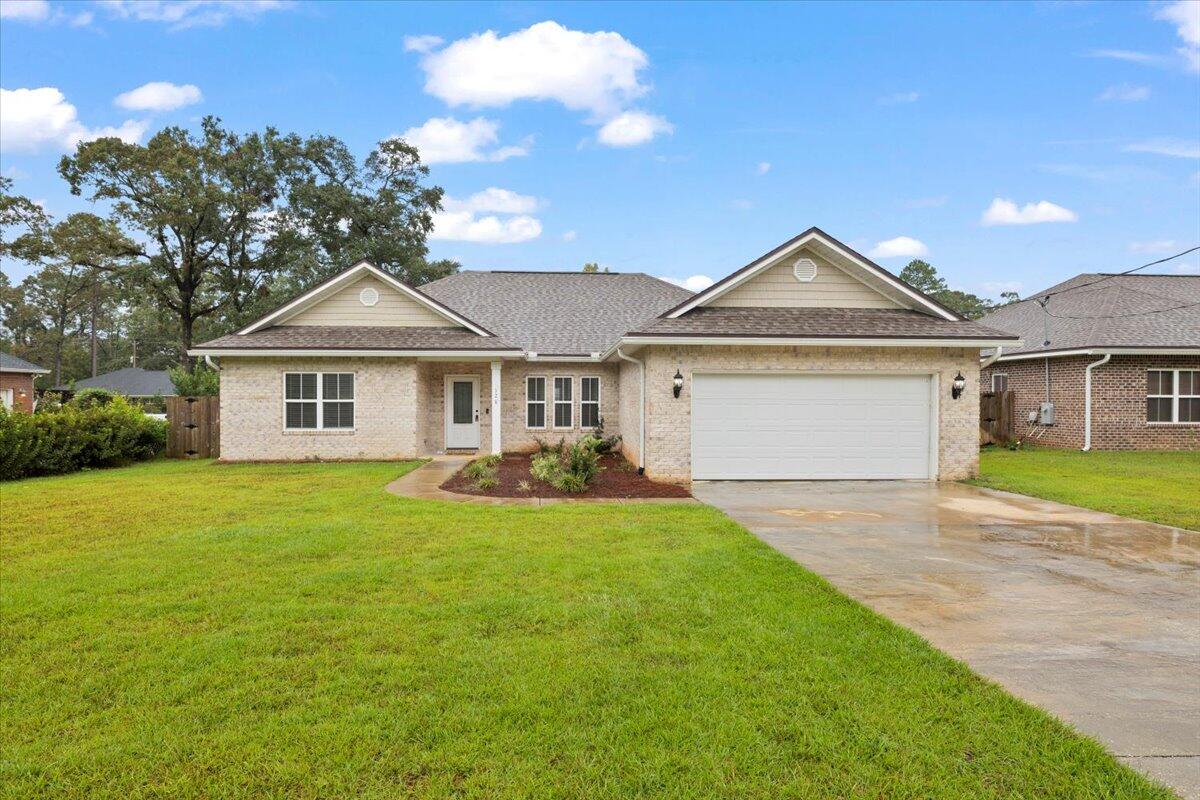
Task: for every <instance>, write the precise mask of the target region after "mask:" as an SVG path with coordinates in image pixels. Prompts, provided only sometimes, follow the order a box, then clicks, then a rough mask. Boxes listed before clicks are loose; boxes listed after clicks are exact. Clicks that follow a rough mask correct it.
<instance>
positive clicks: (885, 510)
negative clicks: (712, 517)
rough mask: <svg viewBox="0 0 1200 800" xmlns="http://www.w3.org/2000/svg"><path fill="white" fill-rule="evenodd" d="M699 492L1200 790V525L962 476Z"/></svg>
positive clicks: (898, 616) (1024, 692) (881, 607)
mask: <svg viewBox="0 0 1200 800" xmlns="http://www.w3.org/2000/svg"><path fill="white" fill-rule="evenodd" d="M692 488H693V493H694V494H695V496H696V497H697V498H699V499H700V500H702V501H704V502H706V503H709V504H711V505H714V506H716V507H717V508H719V509H721V510H722V511H724V512H725V513H727V514H728V515H729V516H731V517H733V518H734V519H735V520H737V521H738V522H740V523H741V524H742V525H745V526H746V527H747V528H749V529H750V530H751V531H753V532H754V533H755V534H756V535H757V536H758V537H759V538H761V539H763V540H764V541H765V542H767V543H768V544H770V545H772V546H773V547H775V548H776V549H777V550H779V551H781V552H783V553H785V554H786V555H789V556H791V557H792V558H794V559H795V560H796V561H798V562H800V563H801V564H803V565H804V566H806V567H808V568H809V569H811V570H813V571H814V572H816V573H818V574H820V575H822V576H824V577H825V578H827V579H828V580H829V581H831V582H832V583H833V584H834V585H836V586H837V587H838V588H839V589H840V590H842V591H843V592H845V593H846V594H848V595H850V596H851V597H853V598H855V599H856V600H859V601H860V602H862V603H865V604H866V605H868V606H870V607H871V608H873V609H875V610H876V611H878V612H880V613H882V614H885V615H886V616H888V617H889V618H891V619H893V620H895V621H896V622H898V623H899V624H901V625H904V626H906V627H908V628H910V629H912V630H914V631H916V632H917V633H919V634H920V635H921V636H923V637H925V638H926V639H927V640H929V641H930V642H931V643H933V645H934V646H936V647H938V648H940V649H941V650H943V651H945V652H946V653H949V654H950V655H951V656H953V657H955V658H958V659H961V660H962V661H965V662H966V663H968V664H969V665H970V666H971V667H972V668H973V669H975V671H977V672H979V673H980V674H982V675H985V676H986V677H988V678H990V679H992V680H994V681H996V682H998V683H1000V684H1001V685H1003V686H1004V687H1005V688H1006V689H1008V690H1009V691H1010V692H1012V693H1013V694H1015V695H1017V696H1018V697H1021V698H1023V699H1025V700H1027V701H1029V702H1031V703H1035V704H1037V705H1039V706H1041V707H1042V708H1044V709H1046V710H1047V711H1049V712H1051V713H1053V714H1055V715H1056V716H1058V717H1059V718H1060V719H1063V720H1065V721H1066V722H1068V723H1070V724H1072V725H1074V726H1075V727H1076V728H1078V729H1079V730H1081V731H1083V732H1084V733H1086V734H1088V735H1090V736H1092V737H1094V738H1095V739H1097V740H1098V741H1100V742H1102V743H1103V744H1105V745H1106V746H1107V747H1108V748H1109V749H1110V750H1111V751H1112V752H1113V753H1115V754H1116V755H1117V756H1118V757H1120V759H1121V760H1122V761H1124V762H1125V763H1127V764H1130V765H1131V766H1133V767H1135V768H1137V769H1140V770H1142V771H1143V772H1145V773H1147V774H1149V775H1151V776H1153V777H1155V778H1157V779H1158V780H1160V781H1162V782H1163V783H1166V784H1168V785H1170V786H1172V787H1173V788H1174V789H1175V790H1176V791H1178V792H1179V793H1180V794H1181V795H1182V796H1184V797H1188V798H1200V533H1197V532H1192V531H1184V530H1180V529H1178V528H1168V527H1164V526H1161V525H1152V524H1150V523H1142V522H1135V521H1132V520H1129V519H1125V518H1123V517H1116V516H1112V515H1110V514H1102V513H1099V512H1094V511H1088V510H1085V509H1081V508H1076V507H1074V506H1066V505H1062V504H1059V503H1052V502H1048V501H1044V500H1037V499H1034V498H1030V497H1025V496H1022V495H1014V494H1008V493H1005V492H994V491H991V490H987V489H978V488H975V487H971V486H964V485H962V484H954V483H940V484H939V483H928V482H917V481H886V482H858V481H846V482H776V481H771V482H748V481H738V482H721V483H716V482H697V483H696V484H694V485H693V487H692Z"/></svg>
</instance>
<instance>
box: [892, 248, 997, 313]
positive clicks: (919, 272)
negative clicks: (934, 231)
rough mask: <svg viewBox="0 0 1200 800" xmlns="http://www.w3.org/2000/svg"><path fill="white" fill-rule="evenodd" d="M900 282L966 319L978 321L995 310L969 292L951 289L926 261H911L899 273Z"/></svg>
mask: <svg viewBox="0 0 1200 800" xmlns="http://www.w3.org/2000/svg"><path fill="white" fill-rule="evenodd" d="M900 280H902V281H904V282H905V283H907V284H908V285H909V286H912V287H913V288H915V289H918V290H920V291H921V292H923V293H925V294H927V295H929V296H930V297H932V298H933V299H934V300H937V301H938V302H939V303H941V304H942V305H944V306H946V307H947V308H949V309H950V310H952V311H955V312H957V313H959V314H962V315H963V316H964V317H966V318H967V319H979V318H980V317H982V316H983V315H984V314H986V313H987V312H989V311H991V310H992V309H993V308H995V307H996V306H995V304H994V303H992V301H990V300H988V299H987V298H984V297H979V296H977V295H973V294H971V293H970V292H963V291H959V290H958V289H951V288H950V286H949V285H948V284H947V283H946V281H945V279H943V278H942V277H941V276H940V275H938V273H937V270H936V269H934V268H933V265H931V264H930V263H929V262H928V261H922V260H921V259H919V258H917V259H913V260H912V261H910V262H908V265H907V266H905V267H904V269H903V270H901V271H900Z"/></svg>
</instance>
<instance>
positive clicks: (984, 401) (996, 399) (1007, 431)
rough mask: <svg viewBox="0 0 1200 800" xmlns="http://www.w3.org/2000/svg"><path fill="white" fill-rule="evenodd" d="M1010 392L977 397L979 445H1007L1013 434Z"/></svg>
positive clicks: (1011, 395)
mask: <svg viewBox="0 0 1200 800" xmlns="http://www.w3.org/2000/svg"><path fill="white" fill-rule="evenodd" d="M1013 405H1014V398H1013V393H1012V390H1011V389H1010V390H1008V391H1004V392H984V393H983V394H981V395H980V396H979V443H980V444H1007V443H1008V442H1011V441H1012V440H1013V437H1014V433H1013Z"/></svg>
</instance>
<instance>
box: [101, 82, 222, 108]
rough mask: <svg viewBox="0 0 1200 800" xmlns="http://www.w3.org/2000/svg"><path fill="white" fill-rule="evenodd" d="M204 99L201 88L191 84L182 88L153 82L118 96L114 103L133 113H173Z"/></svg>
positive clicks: (174, 84) (171, 84)
mask: <svg viewBox="0 0 1200 800" xmlns="http://www.w3.org/2000/svg"><path fill="white" fill-rule="evenodd" d="M203 99H204V96H203V95H202V94H200V89H199V87H197V86H194V85H192V84H190V83H186V84H184V85H182V86H180V85H179V84H176V83H168V82H166V81H151V82H150V83H146V84H142V85H141V86H139V87H138V88H136V89H132V90H130V91H128V92H125V93H124V94H119V95H117V98H116V99H115V100H113V103H114V104H115V105H118V106H120V107H121V108H128V109H130V110H132V111H173V110H175V109H177V108H183V107H184V106H190V105H192V104H194V103H199V102H200V101H201V100H203Z"/></svg>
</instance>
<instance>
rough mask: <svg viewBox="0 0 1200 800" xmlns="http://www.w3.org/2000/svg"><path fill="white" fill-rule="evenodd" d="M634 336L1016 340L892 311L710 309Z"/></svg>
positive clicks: (645, 328)
mask: <svg viewBox="0 0 1200 800" xmlns="http://www.w3.org/2000/svg"><path fill="white" fill-rule="evenodd" d="M629 335H630V336H753V337H786V338H791V337H801V338H831V339H833V338H857V337H867V338H879V339H892V338H895V339H991V338H1012V337H1010V336H1009V335H1008V334H1006V333H1002V332H1000V331H998V330H995V329H994V328H991V327H988V326H985V325H980V324H979V323H976V322H955V321H951V320H947V319H940V318H938V317H931V316H929V315H928V314H923V313H921V312H919V311H909V310H907V309H891V308H724V307H714V306H706V307H701V308H696V309H693V310H691V311H689V312H688V313H687V314H686V315H684V316H682V317H675V318H670V317H661V318H659V319H656V320H653V321H651V322H650V324H649V325H645V326H643V327H642V328H641V329H640V330H638V331H633V332H631V333H630V334H629Z"/></svg>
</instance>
